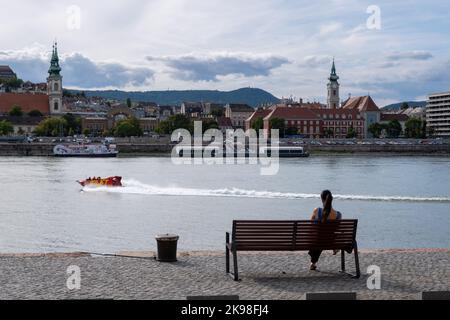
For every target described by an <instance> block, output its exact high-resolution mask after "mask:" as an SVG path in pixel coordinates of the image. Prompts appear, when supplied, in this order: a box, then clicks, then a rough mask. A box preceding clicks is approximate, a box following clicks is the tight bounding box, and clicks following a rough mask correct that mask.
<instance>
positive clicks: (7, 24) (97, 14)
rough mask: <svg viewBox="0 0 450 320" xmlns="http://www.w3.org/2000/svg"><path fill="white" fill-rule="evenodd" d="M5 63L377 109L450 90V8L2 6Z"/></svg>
mask: <svg viewBox="0 0 450 320" xmlns="http://www.w3.org/2000/svg"><path fill="white" fill-rule="evenodd" d="M0 8H1V11H2V13H3V14H2V22H1V27H0V39H1V41H0V65H5V64H6V65H10V66H11V67H12V68H13V69H14V71H15V72H16V73H17V74H18V76H19V77H20V78H22V79H24V80H30V81H34V82H43V81H45V79H46V76H47V70H48V66H49V60H50V55H51V50H52V43H53V41H54V40H55V39H56V40H57V42H58V50H59V54H60V58H61V67H62V69H63V70H62V75H63V77H64V79H63V84H64V86H65V87H66V88H79V89H123V90H168V89H169V90H194V89H210V90H224V91H229V90H234V89H238V88H241V87H256V88H261V89H264V90H267V91H269V92H271V93H272V94H274V95H275V96H277V97H279V98H281V97H291V96H292V97H294V98H296V99H298V98H300V97H301V98H303V99H304V100H305V101H320V102H325V101H326V94H327V92H326V84H327V81H328V80H327V78H328V76H329V73H330V69H331V63H332V59H333V57H334V58H335V60H336V68H337V73H338V75H339V77H340V80H339V82H340V84H341V92H340V94H341V99H346V98H347V97H348V95H349V94H351V95H352V96H356V95H367V94H370V95H371V96H372V97H373V98H374V99H375V101H376V103H377V104H378V105H379V106H384V105H386V104H389V103H393V102H399V101H404V100H422V99H426V96H427V95H428V94H429V93H433V92H441V91H448V90H450V32H449V30H450V1H449V0H428V1H412V0H410V1H406V0H397V1H377V0H373V1H356V0H331V1H330V0H327V1H320V0H317V1H303V0H245V1H243V0H239V1H237V0H227V1H217V0H147V1H143V0H115V1H104V0H96V1H86V0H71V1H65V0H58V1H50V0H41V1H35V0H34V1H33V0H21V1H14V2H13V1H6V0H0Z"/></svg>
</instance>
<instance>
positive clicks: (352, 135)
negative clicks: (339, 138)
mask: <svg viewBox="0 0 450 320" xmlns="http://www.w3.org/2000/svg"><path fill="white" fill-rule="evenodd" d="M356 137H357V133H356V130H355V128H353V125H351V126H350V128H348V132H347V136H346V138H347V139H354V138H356Z"/></svg>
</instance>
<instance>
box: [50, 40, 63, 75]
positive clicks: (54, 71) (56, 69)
mask: <svg viewBox="0 0 450 320" xmlns="http://www.w3.org/2000/svg"><path fill="white" fill-rule="evenodd" d="M60 72H61V67H60V66H59V57H58V43H57V42H56V41H55V43H54V44H53V51H52V60H51V61H50V69H48V73H49V74H50V75H57V76H59V75H60V74H59V73H60Z"/></svg>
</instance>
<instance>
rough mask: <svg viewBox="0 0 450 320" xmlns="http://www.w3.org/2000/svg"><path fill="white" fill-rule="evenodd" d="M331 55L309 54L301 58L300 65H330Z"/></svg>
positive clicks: (311, 66) (314, 66) (312, 66)
mask: <svg viewBox="0 0 450 320" xmlns="http://www.w3.org/2000/svg"><path fill="white" fill-rule="evenodd" d="M332 59H333V58H332V57H331V56H328V55H311V56H306V57H305V58H304V59H303V62H302V63H301V65H303V66H307V67H310V68H317V67H331V61H332Z"/></svg>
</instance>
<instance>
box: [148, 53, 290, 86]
mask: <svg viewBox="0 0 450 320" xmlns="http://www.w3.org/2000/svg"><path fill="white" fill-rule="evenodd" d="M147 59H148V60H149V61H161V62H163V63H164V64H166V65H167V66H169V67H170V68H172V69H173V75H174V76H175V77H177V78H180V79H182V80H187V81H218V80H219V79H218V77H219V76H227V75H232V74H239V75H243V76H246V77H254V76H268V75H270V73H271V71H272V70H273V69H276V68H278V67H280V66H282V65H283V64H286V63H289V60H288V59H286V58H284V57H280V56H275V55H249V54H212V55H206V56H195V55H183V56H168V57H147Z"/></svg>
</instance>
